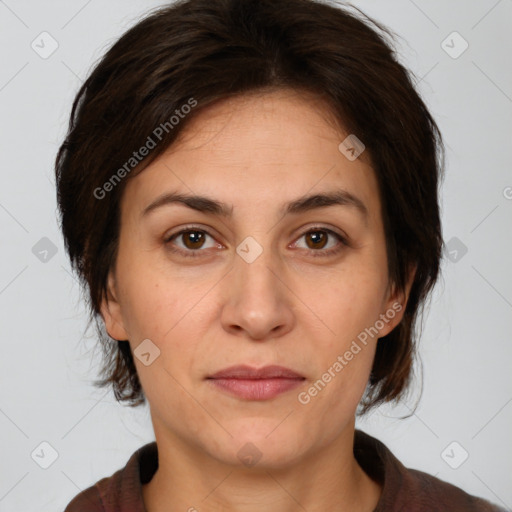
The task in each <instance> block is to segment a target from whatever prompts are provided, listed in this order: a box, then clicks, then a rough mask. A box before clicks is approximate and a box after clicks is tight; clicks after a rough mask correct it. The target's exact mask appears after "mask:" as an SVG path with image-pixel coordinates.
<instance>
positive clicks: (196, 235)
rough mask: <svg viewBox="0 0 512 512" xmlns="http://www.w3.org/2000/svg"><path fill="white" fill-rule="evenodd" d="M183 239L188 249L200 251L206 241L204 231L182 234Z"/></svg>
mask: <svg viewBox="0 0 512 512" xmlns="http://www.w3.org/2000/svg"><path fill="white" fill-rule="evenodd" d="M181 237H182V240H183V244H184V245H185V247H186V248H187V249H200V248H201V247H202V246H203V244H204V240H205V234H204V233H203V232H202V231H186V232H184V233H181Z"/></svg>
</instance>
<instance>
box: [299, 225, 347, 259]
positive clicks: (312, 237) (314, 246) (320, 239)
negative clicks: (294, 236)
mask: <svg viewBox="0 0 512 512" xmlns="http://www.w3.org/2000/svg"><path fill="white" fill-rule="evenodd" d="M302 238H305V240H306V242H305V243H306V247H304V246H302V247H300V248H301V249H306V250H310V251H313V252H323V253H324V254H325V253H332V252H336V251H337V250H339V249H340V247H339V244H340V243H341V245H346V242H345V239H344V238H343V237H342V236H341V235H339V234H338V233H336V232H334V231H332V230H330V229H326V228H322V229H318V228H315V229H312V230H310V231H307V232H306V233H304V234H303V235H302V236H301V237H300V238H299V240H300V239H302ZM333 238H335V239H337V240H338V244H336V243H335V242H334V243H331V244H330V245H329V239H331V240H332V239H333ZM294 245H295V246H296V247H297V246H299V244H298V242H296V243H295V244H294ZM322 249H323V251H321V250H322Z"/></svg>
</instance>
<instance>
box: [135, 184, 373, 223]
mask: <svg viewBox="0 0 512 512" xmlns="http://www.w3.org/2000/svg"><path fill="white" fill-rule="evenodd" d="M175 203H178V204H183V205H185V206H187V207H188V208H191V209H193V210H196V211H198V212H203V213H210V214H213V215H217V216H219V217H225V218H230V217H232V215H233V206H228V205H227V204H226V203H223V202H221V201H217V200H215V199H212V198H209V197H206V196H200V195H189V194H182V193H177V192H169V193H166V194H163V195H161V196H159V197H157V198H156V199H155V200H154V201H153V202H152V203H150V204H149V205H148V206H146V207H145V208H144V210H143V211H142V213H141V217H145V216H147V215H148V214H149V213H150V212H153V211H155V210H156V209H157V208H160V207H162V206H166V205H170V204H175ZM327 206H350V207H352V208H354V210H355V211H357V212H359V214H360V215H361V216H362V217H363V220H364V221H365V222H367V219H368V208H367V207H366V206H365V204H364V203H363V202H362V201H361V199H359V198H358V197H356V196H355V195H353V194H352V193H350V192H348V191H347V190H343V189H338V190H335V191H332V192H324V193H318V194H309V195H305V196H302V197H299V198H298V199H295V200H294V201H291V202H289V203H286V204H285V205H284V206H283V208H282V209H281V211H282V212H283V213H284V215H288V214H299V213H303V212H307V211H311V210H315V209H317V208H325V207H327Z"/></svg>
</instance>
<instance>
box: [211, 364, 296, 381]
mask: <svg viewBox="0 0 512 512" xmlns="http://www.w3.org/2000/svg"><path fill="white" fill-rule="evenodd" d="M208 378H209V379H279V378H280V379H303V378H304V377H303V376H302V375H300V374H298V373H297V372H294V371H293V370H290V369H289V368H285V367H284V366H276V365H271V366H264V367H263V368H252V367H251V366H247V365H237V366H230V367H229V368H224V370H221V371H219V372H217V373H215V374H213V375H210V376H209V377H208Z"/></svg>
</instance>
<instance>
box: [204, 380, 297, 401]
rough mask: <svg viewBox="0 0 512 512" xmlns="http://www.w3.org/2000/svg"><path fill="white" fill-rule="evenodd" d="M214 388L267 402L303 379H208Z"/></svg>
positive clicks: (295, 385)
mask: <svg viewBox="0 0 512 512" xmlns="http://www.w3.org/2000/svg"><path fill="white" fill-rule="evenodd" d="M209 380H210V382H212V383H213V384H214V385H215V386H217V387H219V388H221V389H223V390H224V391H227V392H228V393H230V394H232V395H235V396H238V397H240V398H245V399H246V400H269V399H270V398H274V397H275V396H277V395H280V394H281V393H284V392H286V391H290V390H291V389H295V388H296V387H298V386H300V385H301V384H302V383H303V382H304V379H301V378H297V379H284V378H277V379H209Z"/></svg>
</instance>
